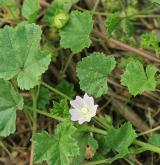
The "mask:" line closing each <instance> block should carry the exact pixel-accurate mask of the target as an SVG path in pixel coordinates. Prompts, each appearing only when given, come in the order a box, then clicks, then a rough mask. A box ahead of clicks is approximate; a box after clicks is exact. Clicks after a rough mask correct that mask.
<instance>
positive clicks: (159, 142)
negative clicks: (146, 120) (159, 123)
mask: <svg viewBox="0 0 160 165" xmlns="http://www.w3.org/2000/svg"><path fill="white" fill-rule="evenodd" d="M148 142H149V143H150V144H153V145H155V146H157V147H160V134H153V135H152V136H151V138H150V139H149V141H148Z"/></svg>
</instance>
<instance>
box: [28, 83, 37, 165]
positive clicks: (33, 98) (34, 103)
mask: <svg viewBox="0 0 160 165" xmlns="http://www.w3.org/2000/svg"><path fill="white" fill-rule="evenodd" d="M38 95H39V86H38V90H37V88H34V89H32V90H31V96H32V101H33V108H32V109H33V128H32V135H33V134H35V133H36V131H37V112H36V109H37V99H38ZM33 152H34V144H33V143H32V145H31V153H30V162H29V165H33V159H34V154H33Z"/></svg>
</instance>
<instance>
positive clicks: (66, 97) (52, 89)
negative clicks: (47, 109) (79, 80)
mask: <svg viewBox="0 0 160 165" xmlns="http://www.w3.org/2000/svg"><path fill="white" fill-rule="evenodd" d="M41 84H42V85H43V86H45V87H46V88H48V89H50V90H51V91H52V92H54V93H56V94H58V95H60V96H62V97H64V98H65V99H67V100H71V98H70V97H68V96H67V95H65V94H64V93H62V92H60V91H59V90H57V89H56V88H53V87H51V86H50V85H48V84H46V83H45V82H43V81H42V82H41Z"/></svg>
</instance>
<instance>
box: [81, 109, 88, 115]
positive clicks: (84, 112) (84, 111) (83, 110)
mask: <svg viewBox="0 0 160 165" xmlns="http://www.w3.org/2000/svg"><path fill="white" fill-rule="evenodd" d="M81 112H82V113H83V114H84V115H87V114H88V113H89V109H87V108H82V109H81Z"/></svg>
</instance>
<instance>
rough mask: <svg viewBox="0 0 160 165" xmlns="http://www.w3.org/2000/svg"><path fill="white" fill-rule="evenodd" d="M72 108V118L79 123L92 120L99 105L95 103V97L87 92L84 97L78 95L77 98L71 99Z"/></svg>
mask: <svg viewBox="0 0 160 165" xmlns="http://www.w3.org/2000/svg"><path fill="white" fill-rule="evenodd" d="M70 104H71V106H72V108H71V109H70V111H69V112H70V114H71V120H72V121H78V123H79V124H82V123H84V122H86V121H87V122H90V120H91V118H92V117H93V116H95V115H96V110H97V107H98V105H94V99H93V97H89V96H88V95H87V94H86V93H85V95H84V96H83V98H82V97H80V96H76V99H75V100H72V101H70Z"/></svg>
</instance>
